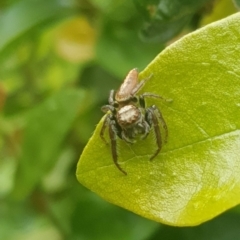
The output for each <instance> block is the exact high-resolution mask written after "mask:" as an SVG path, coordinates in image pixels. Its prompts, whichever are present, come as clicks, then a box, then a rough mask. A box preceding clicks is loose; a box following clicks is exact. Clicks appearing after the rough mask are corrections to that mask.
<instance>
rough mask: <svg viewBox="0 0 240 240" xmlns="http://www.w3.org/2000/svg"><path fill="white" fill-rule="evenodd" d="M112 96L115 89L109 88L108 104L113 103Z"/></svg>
mask: <svg viewBox="0 0 240 240" xmlns="http://www.w3.org/2000/svg"><path fill="white" fill-rule="evenodd" d="M114 96H115V91H114V90H111V91H110V94H109V98H108V102H109V104H110V105H112V106H113V105H114Z"/></svg>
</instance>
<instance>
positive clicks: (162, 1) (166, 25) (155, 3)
mask: <svg viewBox="0 0 240 240" xmlns="http://www.w3.org/2000/svg"><path fill="white" fill-rule="evenodd" d="M208 1H209V0H200V1H192V0H172V1H168V0H151V1H149V0H135V4H136V6H137V8H138V9H139V10H140V12H141V13H142V15H143V16H144V17H145V19H146V20H147V21H146V22H145V24H144V26H143V28H142V30H141V32H140V33H141V36H142V38H143V39H144V40H145V41H158V42H166V41H168V40H170V39H171V38H172V37H174V36H175V35H176V34H178V33H179V32H180V31H181V30H182V29H183V27H184V26H186V25H187V24H188V23H189V21H190V20H191V18H192V16H193V15H194V14H195V12H196V11H197V10H199V9H200V8H201V7H202V6H203V5H204V4H205V3H206V2H208Z"/></svg>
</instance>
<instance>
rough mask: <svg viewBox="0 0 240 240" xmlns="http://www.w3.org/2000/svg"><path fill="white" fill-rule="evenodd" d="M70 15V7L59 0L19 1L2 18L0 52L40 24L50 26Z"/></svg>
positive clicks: (0, 23)
mask: <svg viewBox="0 0 240 240" xmlns="http://www.w3.org/2000/svg"><path fill="white" fill-rule="evenodd" d="M68 15H69V6H68V5H64V4H62V3H61V1H59V0H52V1H48V0H25V1H18V2H17V3H16V4H13V5H12V6H10V7H9V8H8V9H6V10H4V11H3V12H2V14H1V16H0V26H1V27H0V36H1V38H0V52H2V51H3V50H5V48H6V47H8V46H9V45H10V44H12V43H13V42H15V41H17V40H18V39H19V38H20V37H22V36H23V35H24V34H26V33H27V32H29V31H31V30H33V29H35V30H36V29H37V28H38V29H37V30H38V31H39V26H40V24H43V25H45V26H46V25H49V24H51V23H52V22H53V21H56V19H59V18H60V19H61V18H63V17H67V16H68Z"/></svg>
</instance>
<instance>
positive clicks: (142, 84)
mask: <svg viewBox="0 0 240 240" xmlns="http://www.w3.org/2000/svg"><path fill="white" fill-rule="evenodd" d="M152 76H153V74H151V75H150V76H148V77H147V78H145V79H143V80H142V81H141V82H140V83H138V85H137V86H136V87H135V88H134V89H133V90H132V95H133V96H134V95H135V94H136V93H137V92H138V91H139V90H140V89H141V88H142V87H143V86H144V85H145V83H146V82H147V81H148V80H149V79H150V78H151V77H152Z"/></svg>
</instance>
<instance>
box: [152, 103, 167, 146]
mask: <svg viewBox="0 0 240 240" xmlns="http://www.w3.org/2000/svg"><path fill="white" fill-rule="evenodd" d="M152 107H154V108H155V112H156V114H157V115H158V119H159V120H160V122H161V125H162V127H163V128H164V130H165V139H164V143H167V139H168V128H167V124H166V122H165V120H164V118H163V116H162V113H161V112H160V110H159V109H158V108H157V107H156V106H155V105H153V106H152Z"/></svg>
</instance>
